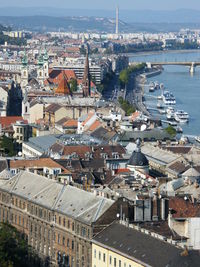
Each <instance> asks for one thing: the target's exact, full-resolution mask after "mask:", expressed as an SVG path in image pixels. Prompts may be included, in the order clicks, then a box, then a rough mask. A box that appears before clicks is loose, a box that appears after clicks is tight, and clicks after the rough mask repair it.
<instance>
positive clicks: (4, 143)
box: [0, 135, 17, 157]
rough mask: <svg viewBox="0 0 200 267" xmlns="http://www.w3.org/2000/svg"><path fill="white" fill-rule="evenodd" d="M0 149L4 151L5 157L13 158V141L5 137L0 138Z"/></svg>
mask: <svg viewBox="0 0 200 267" xmlns="http://www.w3.org/2000/svg"><path fill="white" fill-rule="evenodd" d="M0 148H1V149H2V150H3V151H4V153H5V155H8V156H9V157H12V156H15V155H16V153H17V152H16V150H15V144H14V142H13V139H11V138H9V137H7V136H5V135H4V136H3V137H1V141H0Z"/></svg>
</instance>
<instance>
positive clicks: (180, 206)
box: [169, 197, 200, 218]
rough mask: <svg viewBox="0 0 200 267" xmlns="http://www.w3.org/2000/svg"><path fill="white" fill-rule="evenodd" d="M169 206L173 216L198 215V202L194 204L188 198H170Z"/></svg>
mask: <svg viewBox="0 0 200 267" xmlns="http://www.w3.org/2000/svg"><path fill="white" fill-rule="evenodd" d="M169 208H170V209H171V210H172V217H173V218H191V217H193V218H194V217H200V204H194V203H192V202H191V201H190V200H185V199H183V198H179V197H174V198H170V200H169Z"/></svg>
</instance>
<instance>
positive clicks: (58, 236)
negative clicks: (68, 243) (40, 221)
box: [58, 234, 60, 244]
mask: <svg viewBox="0 0 200 267" xmlns="http://www.w3.org/2000/svg"><path fill="white" fill-rule="evenodd" d="M58 244H60V234H58Z"/></svg>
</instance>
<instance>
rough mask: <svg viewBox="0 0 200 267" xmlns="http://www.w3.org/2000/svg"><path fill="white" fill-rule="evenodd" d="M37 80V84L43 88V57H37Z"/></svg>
mask: <svg viewBox="0 0 200 267" xmlns="http://www.w3.org/2000/svg"><path fill="white" fill-rule="evenodd" d="M37 79H38V82H39V84H40V85H41V86H43V84H44V80H45V77H44V59H43V56H42V55H41V53H40V55H39V58H38V69H37Z"/></svg>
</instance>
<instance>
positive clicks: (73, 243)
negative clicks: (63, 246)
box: [72, 241, 74, 250]
mask: <svg viewBox="0 0 200 267" xmlns="http://www.w3.org/2000/svg"><path fill="white" fill-rule="evenodd" d="M72 250H74V241H72Z"/></svg>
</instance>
